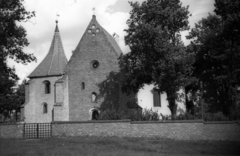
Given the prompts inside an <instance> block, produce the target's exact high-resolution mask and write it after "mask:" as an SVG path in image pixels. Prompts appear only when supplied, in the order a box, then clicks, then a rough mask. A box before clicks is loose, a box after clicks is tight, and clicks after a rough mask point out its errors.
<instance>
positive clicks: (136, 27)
mask: <svg viewBox="0 0 240 156" xmlns="http://www.w3.org/2000/svg"><path fill="white" fill-rule="evenodd" d="M129 3H130V5H131V6H132V10H131V12H130V19H129V20H128V21H127V24H128V29H126V30H125V31H126V32H127V36H125V43H126V44H127V45H128V46H129V47H130V49H131V52H129V53H127V54H125V55H123V56H121V57H120V67H121V71H122V72H123V73H126V74H125V76H124V80H123V84H122V85H123V90H124V91H125V92H131V91H134V92H137V91H138V90H139V89H140V88H141V87H143V85H144V84H154V85H155V86H156V88H158V89H160V90H161V92H166V93H167V100H168V102H169V108H170V110H171V113H172V116H173V117H174V116H175V114H176V104H175V100H176V99H178V98H179V95H178V93H177V91H178V90H179V89H180V88H181V87H184V86H186V85H188V84H190V83H191V82H192V81H193V78H192V77H191V72H192V66H191V65H192V64H193V62H194V56H193V55H192V54H190V53H188V52H187V51H186V48H185V46H184V44H183V42H182V41H181V35H180V32H181V31H184V30H188V29H189V25H188V18H189V16H190V13H189V11H188V7H183V6H182V4H181V2H180V0H147V1H144V2H143V3H142V4H140V3H138V2H129Z"/></svg>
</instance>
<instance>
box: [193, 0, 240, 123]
mask: <svg viewBox="0 0 240 156" xmlns="http://www.w3.org/2000/svg"><path fill="white" fill-rule="evenodd" d="M215 7H216V9H215V13H216V14H215V15H211V14H209V16H208V17H207V18H204V19H202V20H201V21H199V22H198V23H197V24H196V25H195V28H193V29H192V30H191V32H190V34H189V39H192V43H191V45H190V46H191V47H192V48H193V49H194V51H195V53H196V63H195V67H196V68H195V71H194V74H195V75H196V76H197V77H198V78H199V79H200V80H201V81H203V84H204V89H205V90H206V93H205V94H204V98H205V101H206V102H207V103H209V106H210V111H222V112H223V113H224V114H225V115H230V118H231V119H233V117H234V116H236V112H234V110H237V109H236V103H237V99H238V94H237V89H238V87H239V86H240V62H239V60H240V2H239V1H238V0H224V1H222V0H216V1H215Z"/></svg>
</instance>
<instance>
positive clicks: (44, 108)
mask: <svg viewBox="0 0 240 156" xmlns="http://www.w3.org/2000/svg"><path fill="white" fill-rule="evenodd" d="M47 111H48V108H47V104H46V103H44V104H43V113H47Z"/></svg>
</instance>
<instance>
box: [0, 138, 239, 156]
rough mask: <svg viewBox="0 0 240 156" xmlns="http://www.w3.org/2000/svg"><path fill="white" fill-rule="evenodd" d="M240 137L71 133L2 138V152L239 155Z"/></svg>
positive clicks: (26, 155) (15, 153) (21, 153)
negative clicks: (174, 137)
mask: <svg viewBox="0 0 240 156" xmlns="http://www.w3.org/2000/svg"><path fill="white" fill-rule="evenodd" d="M239 149H240V141H239V142H238V141H178V140H170V139H162V138H151V139H150V138H119V137H68V138H49V139H40V140H23V139H1V140H0V155H1V156H5V155H13V156H14V155H20V156H28V155H34V156H35V155H36V156H40V155H43V156H45V155H60V156H62V155H70V156H71V155H104V156H105V155H124V156H128V155H131V156H132V155H140V156H141V155H161V154H162V155H172V154H174V155H240V150H239Z"/></svg>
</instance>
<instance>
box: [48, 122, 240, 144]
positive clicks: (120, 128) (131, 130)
mask: <svg viewBox="0 0 240 156" xmlns="http://www.w3.org/2000/svg"><path fill="white" fill-rule="evenodd" d="M52 128H53V131H52V135H53V136H60V137H61V136H119V137H154V138H170V139H178V140H236V141H240V122H239V121H237V122H236V121H234V122H204V121H202V120H193V121H189V120H186V121H181V120H180V121H179V120H177V121H132V122H131V121H130V120H119V121H86V122H53V124H52Z"/></svg>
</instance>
